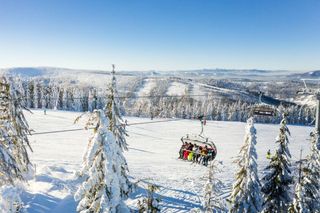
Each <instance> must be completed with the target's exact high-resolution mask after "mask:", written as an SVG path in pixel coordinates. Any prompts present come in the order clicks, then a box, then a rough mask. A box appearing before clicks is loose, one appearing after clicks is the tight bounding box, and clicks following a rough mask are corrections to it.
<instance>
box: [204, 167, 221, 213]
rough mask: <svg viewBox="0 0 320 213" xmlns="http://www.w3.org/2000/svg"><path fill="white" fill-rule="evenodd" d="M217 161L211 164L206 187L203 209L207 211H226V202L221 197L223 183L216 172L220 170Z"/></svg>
mask: <svg viewBox="0 0 320 213" xmlns="http://www.w3.org/2000/svg"><path fill="white" fill-rule="evenodd" d="M215 163H216V162H215V161H213V162H211V163H210V165H209V174H208V179H207V182H206V184H205V187H204V196H203V198H204V199H203V210H204V212H205V213H211V212H215V213H219V212H226V206H225V203H224V202H223V201H222V199H221V198H220V195H221V188H222V187H223V183H222V182H221V181H220V180H219V179H218V178H217V177H215V173H217V171H218V167H217V165H216V164H215Z"/></svg>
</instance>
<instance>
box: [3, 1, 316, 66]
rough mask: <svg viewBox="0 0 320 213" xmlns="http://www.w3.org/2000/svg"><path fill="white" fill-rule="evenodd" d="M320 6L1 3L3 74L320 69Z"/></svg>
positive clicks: (288, 3) (302, 3)
mask: <svg viewBox="0 0 320 213" xmlns="http://www.w3.org/2000/svg"><path fill="white" fill-rule="evenodd" d="M319 11H320V1H319V0H126V1H125V0H113V1H109V0H45V1H44V0H26V1H21V0H20V1H19V0H0V67H21V66H57V67H68V68H81V69H102V70H104V69H110V64H112V63H114V64H116V65H117V67H118V69H121V70H180V69H202V68H235V69H247V68H257V69H274V70H278V69H288V70H314V69H320V12H319Z"/></svg>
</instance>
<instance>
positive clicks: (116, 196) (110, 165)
mask: <svg viewBox="0 0 320 213" xmlns="http://www.w3.org/2000/svg"><path fill="white" fill-rule="evenodd" d="M116 91H117V90H116V79H115V75H114V69H113V77H112V84H111V88H110V93H109V95H108V102H107V104H106V106H105V108H104V110H94V112H93V113H92V114H91V116H90V118H89V121H88V123H87V126H93V127H94V129H95V131H94V132H95V135H94V137H93V138H92V139H91V140H90V141H89V145H88V149H87V151H86V154H85V157H84V162H83V166H82V167H83V168H82V172H81V173H82V175H84V176H86V180H85V182H84V183H83V184H82V185H81V186H80V188H79V189H78V191H77V192H76V194H75V199H76V200H77V201H80V202H79V204H78V207H77V211H79V212H94V213H96V212H112V213H113V212H128V211H129V210H128V208H127V207H126V205H125V204H124V202H123V200H124V199H126V198H127V197H128V195H129V192H130V190H131V183H130V181H129V179H128V175H127V174H128V165H127V162H126V159H125V157H124V155H123V150H124V149H125V150H127V143H126V139H125V136H126V135H127V134H126V131H125V127H124V125H123V122H122V118H121V115H120V112H119V108H118V103H117V99H116V98H117V97H116V95H115V94H117V93H116ZM87 171H88V172H87Z"/></svg>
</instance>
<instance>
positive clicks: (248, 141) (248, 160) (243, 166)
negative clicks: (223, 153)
mask: <svg viewBox="0 0 320 213" xmlns="http://www.w3.org/2000/svg"><path fill="white" fill-rule="evenodd" d="M256 144H257V141H256V129H255V127H254V121H253V118H252V117H251V118H249V119H248V121H247V126H246V134H245V137H244V145H243V146H242V148H241V150H240V153H239V156H238V159H237V161H236V162H237V164H238V167H239V170H238V172H237V173H236V182H235V183H234V184H233V190H232V193H231V196H230V201H231V208H230V211H229V212H231V213H240V212H241V213H242V212H250V213H255V212H260V211H261V207H262V197H261V193H260V182H259V177H258V169H257V152H256V149H255V145H256Z"/></svg>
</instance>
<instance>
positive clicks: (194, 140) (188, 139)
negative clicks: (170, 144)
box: [180, 116, 217, 161]
mask: <svg viewBox="0 0 320 213" xmlns="http://www.w3.org/2000/svg"><path fill="white" fill-rule="evenodd" d="M198 119H199V120H200V123H201V132H200V133H199V134H198V135H197V134H186V136H183V137H182V138H181V142H182V145H185V144H192V145H197V146H199V147H203V148H204V147H207V149H208V150H209V152H208V156H205V157H208V159H207V161H212V160H214V159H215V157H216V156H217V147H216V145H215V144H214V142H213V140H212V139H210V138H208V137H206V136H204V134H203V131H204V128H203V127H204V125H205V124H206V120H205V117H204V116H199V117H198ZM180 151H181V150H180ZM184 151H190V152H192V150H184ZM195 154H201V153H195Z"/></svg>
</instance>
